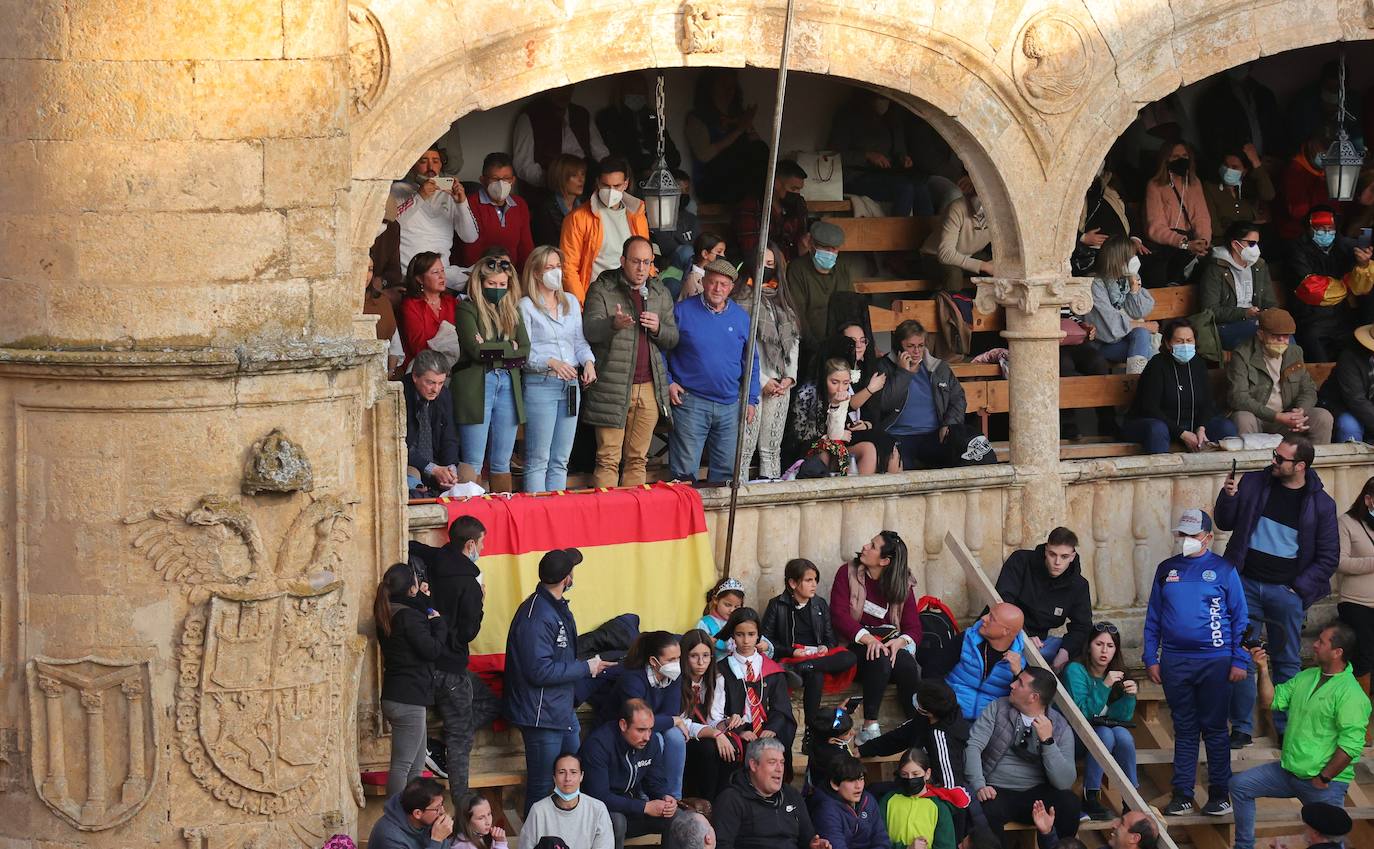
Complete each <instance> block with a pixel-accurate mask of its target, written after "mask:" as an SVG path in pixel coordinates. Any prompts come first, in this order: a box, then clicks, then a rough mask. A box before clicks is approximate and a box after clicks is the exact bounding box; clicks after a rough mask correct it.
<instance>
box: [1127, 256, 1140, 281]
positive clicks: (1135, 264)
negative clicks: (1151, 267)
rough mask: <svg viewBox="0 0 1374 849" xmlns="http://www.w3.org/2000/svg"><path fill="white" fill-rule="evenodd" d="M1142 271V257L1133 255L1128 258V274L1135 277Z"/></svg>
mask: <svg viewBox="0 0 1374 849" xmlns="http://www.w3.org/2000/svg"><path fill="white" fill-rule="evenodd" d="M1139 273H1140V257H1138V256H1133V257H1131V258H1130V259H1128V260H1126V274H1127V275H1129V276H1131V277H1134V276H1136V275H1137V274H1139Z"/></svg>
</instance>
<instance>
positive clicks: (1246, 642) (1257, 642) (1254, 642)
mask: <svg viewBox="0 0 1374 849" xmlns="http://www.w3.org/2000/svg"><path fill="white" fill-rule="evenodd" d="M1258 630H1259V629H1258V628H1256V627H1255V626H1254V625H1251V626H1249V627H1248V628H1246V629H1245V636H1244V637H1243V638H1241V641H1240V647H1241V648H1243V649H1245V650H1246V651H1250V650H1251V649H1261V650H1263V651H1266V652H1267V651H1269V644H1268V643H1267V642H1265V641H1264V640H1261V639H1260V638H1259V634H1258Z"/></svg>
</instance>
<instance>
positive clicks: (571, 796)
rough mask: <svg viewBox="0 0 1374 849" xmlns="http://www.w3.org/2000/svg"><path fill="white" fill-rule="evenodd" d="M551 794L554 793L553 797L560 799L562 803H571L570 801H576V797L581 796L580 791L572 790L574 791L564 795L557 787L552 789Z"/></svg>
mask: <svg viewBox="0 0 1374 849" xmlns="http://www.w3.org/2000/svg"><path fill="white" fill-rule="evenodd" d="M553 792H554V795H555V796H557V797H558V798H560V799H562V800H563V801H564V802H571V801H573V800H574V799H576V798H577V797H578V796H581V795H582V791H581V790H574V791H573V792H571V793H564V792H563V791H562V790H559V789H558V788H557V787H555V788H553Z"/></svg>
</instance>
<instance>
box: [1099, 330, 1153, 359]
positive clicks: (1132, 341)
mask: <svg viewBox="0 0 1374 849" xmlns="http://www.w3.org/2000/svg"><path fill="white" fill-rule="evenodd" d="M1088 344H1090V345H1093V346H1095V347H1096V348H1097V352H1098V353H1099V354H1101V355H1102V356H1103V357H1105V358H1106V359H1107V360H1108V361H1110V362H1113V363H1124V362H1126V360H1127V359H1129V358H1130V357H1144V358H1145V359H1147V360H1148V359H1149V358H1150V357H1152V356H1154V347H1153V343H1152V342H1151V341H1150V331H1148V330H1146V329H1145V328H1143V327H1133V328H1131V331H1130V332H1129V333H1127V334H1126V335H1125V336H1123V337H1122V338H1120V339H1118V340H1116V341H1115V342H1089V343H1088Z"/></svg>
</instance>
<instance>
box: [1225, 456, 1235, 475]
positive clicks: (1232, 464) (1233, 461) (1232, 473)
mask: <svg viewBox="0 0 1374 849" xmlns="http://www.w3.org/2000/svg"><path fill="white" fill-rule="evenodd" d="M1235 476H1236V461H1235V460H1234V459H1233V460H1232V461H1231V474H1229V475H1227V477H1228V478H1235Z"/></svg>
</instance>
